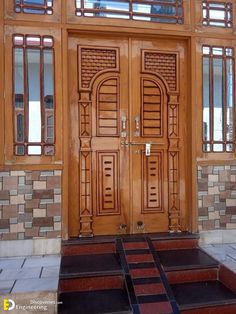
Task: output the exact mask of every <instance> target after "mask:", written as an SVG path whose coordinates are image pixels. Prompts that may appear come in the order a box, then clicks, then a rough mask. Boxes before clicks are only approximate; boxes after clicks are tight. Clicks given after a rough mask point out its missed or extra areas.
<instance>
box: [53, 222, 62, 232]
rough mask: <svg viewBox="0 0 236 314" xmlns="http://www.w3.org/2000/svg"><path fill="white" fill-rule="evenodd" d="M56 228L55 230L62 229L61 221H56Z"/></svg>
mask: <svg viewBox="0 0 236 314" xmlns="http://www.w3.org/2000/svg"><path fill="white" fill-rule="evenodd" d="M54 230H55V231H58V230H61V222H55V223H54Z"/></svg>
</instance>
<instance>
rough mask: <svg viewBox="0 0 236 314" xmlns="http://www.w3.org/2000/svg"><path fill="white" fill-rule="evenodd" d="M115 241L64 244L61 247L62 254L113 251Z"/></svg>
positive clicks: (71, 254)
mask: <svg viewBox="0 0 236 314" xmlns="http://www.w3.org/2000/svg"><path fill="white" fill-rule="evenodd" d="M115 252H116V247H115V242H113V243H92V244H74V243H73V244H72V243H70V244H64V245H62V248H61V255H62V256H73V255H90V254H106V253H115Z"/></svg>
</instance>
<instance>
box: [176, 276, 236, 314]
mask: <svg viewBox="0 0 236 314" xmlns="http://www.w3.org/2000/svg"><path fill="white" fill-rule="evenodd" d="M171 288H172V291H173V294H174V296H175V298H176V301H177V303H178V305H179V307H180V310H181V313H182V311H184V310H192V309H199V308H208V307H215V308H219V307H220V306H221V305H223V306H225V305H232V304H233V305H236V294H235V293H234V292H233V291H231V290H230V289H229V288H227V287H226V286H225V285H224V284H223V283H222V282H220V281H219V280H211V281H200V282H188V283H178V284H172V285H171ZM212 313H213V312H212ZM219 313H220V312H219ZM221 313H222V314H223V313H224V312H221Z"/></svg>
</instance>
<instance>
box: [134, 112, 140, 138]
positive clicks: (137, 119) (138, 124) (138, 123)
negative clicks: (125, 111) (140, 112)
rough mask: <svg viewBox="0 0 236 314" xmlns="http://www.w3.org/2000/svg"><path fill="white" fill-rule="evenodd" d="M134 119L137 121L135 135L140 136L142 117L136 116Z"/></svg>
mask: <svg viewBox="0 0 236 314" xmlns="http://www.w3.org/2000/svg"><path fill="white" fill-rule="evenodd" d="M134 121H135V132H134V136H135V137H138V136H140V118H139V116H136V117H135V118H134Z"/></svg>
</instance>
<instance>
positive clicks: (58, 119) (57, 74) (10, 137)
mask: <svg viewBox="0 0 236 314" xmlns="http://www.w3.org/2000/svg"><path fill="white" fill-rule="evenodd" d="M15 34H23V35H24V36H27V35H30V36H33V37H35V34H37V35H38V36H40V37H53V40H54V96H55V99H54V102H55V103H56V104H57V106H56V108H55V135H54V136H55V154H54V155H24V156H22V155H21V156H18V155H15V154H14V136H15V134H14V133H13V131H14V120H13V117H14V107H13V104H12V100H13V97H12V95H13V93H14V85H13V79H14V77H13V62H12V60H13V42H12V36H13V35H15ZM5 50H6V51H8V53H6V54H5V66H6V69H8V71H5V90H6V94H5V113H4V114H5V123H6V127H7V132H5V136H4V141H5V156H4V157H5V158H4V160H5V165H16V166H17V165H23V164H24V165H25V164H27V165H44V166H45V165H55V166H59V165H61V164H62V128H61V125H62V119H63V118H62V109H63V108H62V103H61V102H58V101H57V99H62V97H63V96H62V68H61V64H62V58H61V33H60V31H59V30H56V29H54V28H47V29H42V28H41V29H40V28H33V29H32V31H30V30H29V28H28V27H24V26H17V27H15V26H6V31H5ZM55 78H56V79H55ZM37 144H38V143H37Z"/></svg>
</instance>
